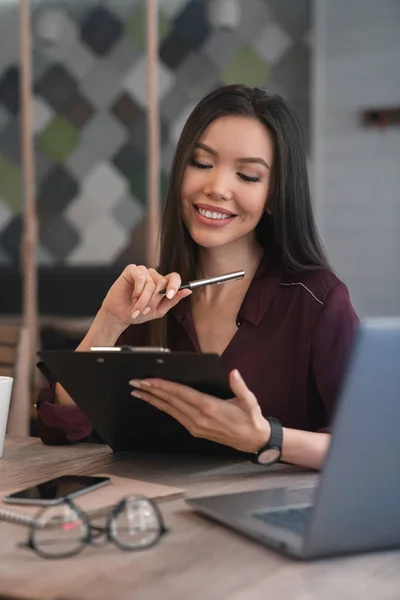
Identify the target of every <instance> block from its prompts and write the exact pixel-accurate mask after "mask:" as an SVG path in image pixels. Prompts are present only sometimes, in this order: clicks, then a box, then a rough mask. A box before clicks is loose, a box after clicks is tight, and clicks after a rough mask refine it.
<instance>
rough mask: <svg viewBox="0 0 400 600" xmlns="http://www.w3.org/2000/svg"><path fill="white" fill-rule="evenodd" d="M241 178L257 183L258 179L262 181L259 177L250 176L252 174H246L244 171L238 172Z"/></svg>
mask: <svg viewBox="0 0 400 600" xmlns="http://www.w3.org/2000/svg"><path fill="white" fill-rule="evenodd" d="M238 175H239V177H240V179H243V181H247V182H248V183H257V182H258V181H260V178H259V177H250V175H244V174H243V173H238Z"/></svg>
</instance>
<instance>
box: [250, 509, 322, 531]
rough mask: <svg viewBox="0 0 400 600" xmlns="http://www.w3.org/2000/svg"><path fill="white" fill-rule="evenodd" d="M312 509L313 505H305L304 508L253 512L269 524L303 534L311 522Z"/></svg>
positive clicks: (254, 515)
mask: <svg viewBox="0 0 400 600" xmlns="http://www.w3.org/2000/svg"><path fill="white" fill-rule="evenodd" d="M312 509H313V507H312V506H304V507H302V508H288V509H287V510H275V511H268V512H257V513H253V517H255V518H256V519H259V520H260V521H262V522H263V523H266V524H267V525H276V526H277V527H282V528H283V529H289V530H290V531H293V532H294V533H299V534H303V533H305V532H306V529H307V527H308V524H309V522H310V517H311V511H312Z"/></svg>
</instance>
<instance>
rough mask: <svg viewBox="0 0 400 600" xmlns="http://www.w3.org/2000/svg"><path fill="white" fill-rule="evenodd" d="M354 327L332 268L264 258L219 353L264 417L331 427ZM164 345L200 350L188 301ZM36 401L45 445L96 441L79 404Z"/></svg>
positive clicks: (131, 335)
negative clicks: (302, 268) (277, 264)
mask: <svg viewBox="0 0 400 600" xmlns="http://www.w3.org/2000/svg"><path fill="white" fill-rule="evenodd" d="M357 324H358V318H357V315H356V314H355V312H354V309H353V307H352V305H351V302H350V298H349V293H348V290H347V288H346V286H345V285H344V284H343V283H342V282H341V281H340V280H339V279H338V278H337V277H336V276H335V275H334V274H333V273H331V272H330V271H328V270H320V271H312V272H311V271H309V272H306V273H303V274H301V275H297V276H289V275H287V274H285V273H284V272H283V271H282V270H281V269H274V270H273V271H271V269H270V268H268V265H267V261H266V260H263V261H262V262H261V263H260V266H259V268H258V270H257V272H256V274H255V276H254V278H253V281H252V282H251V284H250V286H249V289H248V291H247V294H246V296H245V298H244V300H243V303H242V306H241V308H240V310H239V313H238V316H237V326H238V330H237V332H236V333H235V335H234V337H233V338H232V340H231V342H230V344H229V345H228V347H227V348H226V349H225V351H224V353H223V354H222V356H221V358H222V360H223V362H224V363H225V365H226V367H227V368H228V369H229V370H231V369H234V368H237V369H239V371H240V373H241V374H242V376H243V378H244V380H245V381H246V383H247V385H248V387H249V388H250V389H251V390H252V392H254V394H255V395H256V397H257V399H258V402H259V404H260V406H261V409H262V412H263V414H264V415H265V416H273V417H276V418H278V419H279V420H280V421H281V423H282V424H283V426H284V427H290V428H294V429H303V430H307V431H318V430H321V429H324V428H326V427H328V426H329V423H330V420H331V417H332V413H333V410H334V406H335V401H336V398H337V396H338V391H339V389H340V385H341V380H342V376H343V372H344V368H345V366H346V363H347V359H348V356H349V351H350V349H351V346H352V341H353V336H354V333H355V330H356V328H357ZM147 329H148V325H147V324H146V323H145V324H142V325H131V326H130V327H128V329H127V330H126V331H125V332H124V333H123V334H122V336H121V338H120V339H119V340H118V342H117V343H118V345H122V344H128V345H132V346H141V345H146V333H147ZM168 347H169V348H171V350H180V351H183V350H184V351H192V352H200V348H199V342H198V339H197V335H196V330H195V326H194V322H193V316H192V313H191V309H190V298H186V299H184V300H182V301H181V302H180V303H179V304H178V305H177V306H176V307H175V308H174V309H173V310H172V311H171V313H170V318H169V326H168ZM37 406H38V428H39V434H40V437H41V439H42V440H43V442H44V443H45V444H66V443H71V442H77V441H82V440H87V441H94V440H96V438H97V436H96V432H94V431H93V429H92V426H91V425H90V423H89V422H88V421H87V419H86V417H85V415H84V414H83V413H82V411H81V410H80V409H79V408H77V407H68V406H60V405H58V404H54V388H53V387H52V386H46V387H44V388H43V389H42V390H41V391H40V393H39V397H38V402H37Z"/></svg>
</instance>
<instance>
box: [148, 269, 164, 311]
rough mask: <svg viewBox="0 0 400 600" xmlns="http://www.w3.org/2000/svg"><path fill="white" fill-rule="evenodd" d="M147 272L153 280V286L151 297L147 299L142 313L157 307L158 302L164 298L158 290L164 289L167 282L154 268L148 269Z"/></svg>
mask: <svg viewBox="0 0 400 600" xmlns="http://www.w3.org/2000/svg"><path fill="white" fill-rule="evenodd" d="M148 272H149V275H150V277H151V278H152V280H153V281H154V284H155V288H154V291H153V293H152V295H151V297H150V298H149V299H148V302H147V306H146V307H145V309H144V311H143V314H147V313H148V312H150V310H153V311H154V310H155V309H156V308H158V306H159V304H160V303H161V302H162V300H163V298H164V296H163V295H161V294H160V293H159V292H160V290H162V289H165V288H166V286H167V284H168V281H167V279H166V278H165V277H164V276H163V275H160V273H158V272H157V271H156V270H155V269H149V271H148Z"/></svg>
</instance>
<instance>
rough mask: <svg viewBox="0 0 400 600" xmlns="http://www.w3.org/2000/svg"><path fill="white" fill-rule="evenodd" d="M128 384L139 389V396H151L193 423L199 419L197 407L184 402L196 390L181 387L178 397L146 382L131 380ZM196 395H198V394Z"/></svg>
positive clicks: (191, 403)
mask: <svg viewBox="0 0 400 600" xmlns="http://www.w3.org/2000/svg"><path fill="white" fill-rule="evenodd" d="M129 383H130V385H133V386H134V387H135V388H139V389H140V393H141V394H142V393H146V394H150V395H151V396H153V398H157V399H158V400H160V402H162V403H163V406H167V405H168V406H170V407H171V408H172V409H174V410H177V411H179V412H180V413H181V414H182V415H185V416H186V417H189V418H190V419H192V420H193V421H195V420H196V419H197V418H198V417H199V414H200V409H199V407H198V406H197V405H196V404H194V403H193V402H188V401H187V400H186V397H187V396H190V395H191V392H196V390H192V388H189V387H188V388H186V386H181V387H182V388H184V389H183V391H181V394H180V395H178V394H177V393H174V392H171V391H167V390H165V389H163V388H162V387H157V386H156V385H153V384H151V383H150V382H149V381H148V380H145V381H137V380H132V381H130V382H129ZM163 383H164V382H163ZM165 383H169V382H165ZM197 393H198V394H200V392H197Z"/></svg>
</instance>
